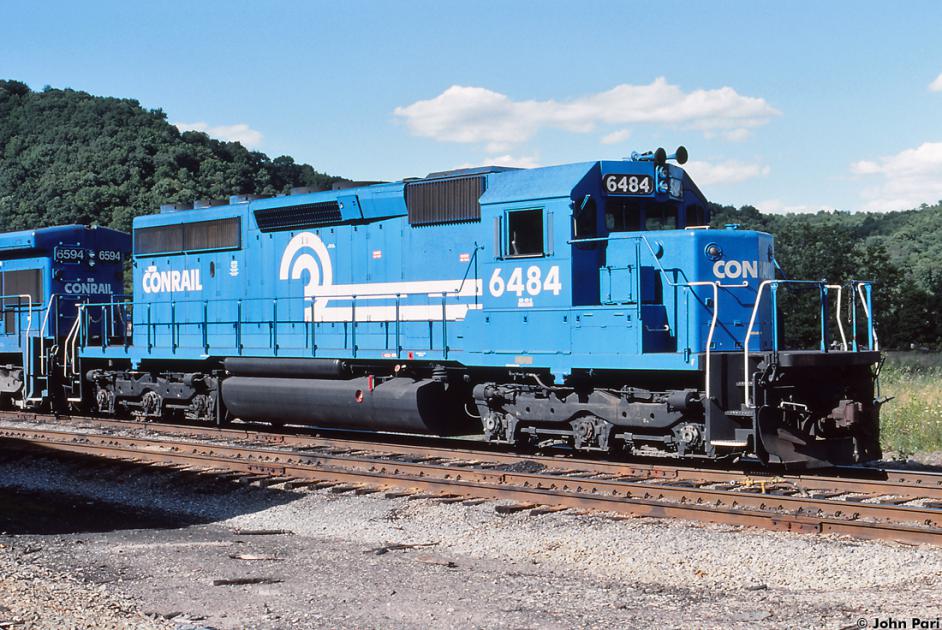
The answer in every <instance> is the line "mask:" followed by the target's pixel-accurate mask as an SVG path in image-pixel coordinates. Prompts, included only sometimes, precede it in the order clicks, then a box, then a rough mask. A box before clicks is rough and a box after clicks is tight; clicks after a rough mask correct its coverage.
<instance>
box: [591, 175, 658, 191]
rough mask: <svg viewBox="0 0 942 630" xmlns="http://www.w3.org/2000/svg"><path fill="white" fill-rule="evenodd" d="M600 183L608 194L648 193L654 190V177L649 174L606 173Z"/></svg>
mask: <svg viewBox="0 0 942 630" xmlns="http://www.w3.org/2000/svg"><path fill="white" fill-rule="evenodd" d="M602 185H603V186H604V187H605V190H606V192H608V193H609V194H610V195H650V194H651V193H653V192H654V178H652V177H651V176H650V175H616V174H612V175H606V176H605V177H603V178H602Z"/></svg>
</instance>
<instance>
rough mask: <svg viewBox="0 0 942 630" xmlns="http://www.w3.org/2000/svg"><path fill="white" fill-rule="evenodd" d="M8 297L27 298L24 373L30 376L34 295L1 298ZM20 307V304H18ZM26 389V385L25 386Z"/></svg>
mask: <svg viewBox="0 0 942 630" xmlns="http://www.w3.org/2000/svg"><path fill="white" fill-rule="evenodd" d="M6 298H17V300H20V299H23V298H26V333H25V334H24V335H23V336H22V338H23V339H25V340H26V352H25V354H24V356H23V375H24V376H28V375H29V374H30V372H31V371H32V366H31V365H30V364H31V363H32V361H30V352H29V333H30V331H31V330H32V328H33V296H32V295H30V294H28V293H11V294H10V295H0V300H2V299H6ZM17 308H19V306H17ZM17 328H19V314H17ZM24 390H25V387H24ZM23 396H24V401H23V404H24V405H25V404H26V401H25V399H26V391H24V392H23Z"/></svg>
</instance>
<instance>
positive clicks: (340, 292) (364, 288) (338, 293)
mask: <svg viewBox="0 0 942 630" xmlns="http://www.w3.org/2000/svg"><path fill="white" fill-rule="evenodd" d="M483 287H484V282H483V281H482V280H474V279H467V280H464V281H462V280H460V279H459V280H421V281H418V282H366V283H363V284H329V285H327V286H323V285H319V286H317V287H315V288H314V293H313V294H312V295H309V296H308V297H315V298H344V297H345V298H352V297H353V296H356V297H357V299H359V298H361V297H362V298H376V299H380V298H395V297H396V295H399V296H402V297H405V296H408V295H416V294H424V295H428V296H430V297H441V295H442V294H443V293H444V294H446V295H448V296H449V297H452V296H454V297H474V296H475V295H481V294H482V290H483ZM459 289H460V292H459Z"/></svg>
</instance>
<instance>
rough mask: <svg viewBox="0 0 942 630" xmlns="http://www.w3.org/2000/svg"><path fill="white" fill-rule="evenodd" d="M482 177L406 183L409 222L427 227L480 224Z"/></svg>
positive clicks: (482, 191) (482, 190)
mask: <svg viewBox="0 0 942 630" xmlns="http://www.w3.org/2000/svg"><path fill="white" fill-rule="evenodd" d="M483 193H484V177H481V176H476V177H459V178H456V179H445V180H440V181H431V182H429V181H422V182H411V183H408V184H406V207H407V208H408V209H409V223H410V224H412V225H429V224H432V223H453V222H457V221H480V220H481V203H480V201H479V200H480V198H481V195H482V194H483Z"/></svg>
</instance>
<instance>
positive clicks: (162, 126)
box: [0, 81, 339, 231]
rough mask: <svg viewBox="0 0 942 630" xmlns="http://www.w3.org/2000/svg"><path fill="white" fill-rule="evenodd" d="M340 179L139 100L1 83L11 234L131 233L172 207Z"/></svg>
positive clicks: (5, 225)
mask: <svg viewBox="0 0 942 630" xmlns="http://www.w3.org/2000/svg"><path fill="white" fill-rule="evenodd" d="M337 179H339V178H336V177H330V176H328V175H324V174H323V173H319V172H317V171H315V170H314V169H313V168H312V167H311V166H309V165H307V164H296V163H295V162H294V160H293V159H292V158H290V157H278V158H275V159H273V160H272V159H269V157H268V156H267V155H265V154H264V153H259V152H257V151H249V150H248V149H246V148H245V147H243V146H242V145H241V144H239V143H237V142H220V141H219V140H213V139H212V138H210V137H208V136H207V135H206V134H204V133H199V132H193V131H189V132H184V133H181V132H180V131H178V130H177V128H176V127H174V126H173V125H171V124H170V123H169V122H167V116H166V114H164V113H163V112H162V111H160V110H147V109H144V108H142V107H141V105H140V104H139V103H138V102H137V101H135V100H131V99H119V98H104V97H99V96H92V95H90V94H87V93H85V92H77V91H74V90H58V89H51V88H46V89H45V90H43V91H41V92H34V91H32V90H30V88H29V87H28V86H27V85H25V84H23V83H20V82H18V81H0V226H2V229H3V231H7V230H13V229H21V228H29V227H36V226H41V225H54V224H61V223H97V224H99V225H106V226H110V227H115V228H119V229H122V230H127V229H129V228H130V227H131V219H132V218H133V217H134V215H135V214H142V213H150V212H153V211H154V210H156V209H157V208H158V207H159V206H160V204H162V203H177V202H192V201H194V200H195V199H202V198H207V197H209V198H220V197H226V196H228V195H233V194H239V193H256V194H275V193H279V192H285V191H286V190H287V189H289V188H291V187H292V186H311V187H316V188H322V187H327V188H329V187H330V184H331V183H332V182H333V181H336V180H337Z"/></svg>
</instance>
